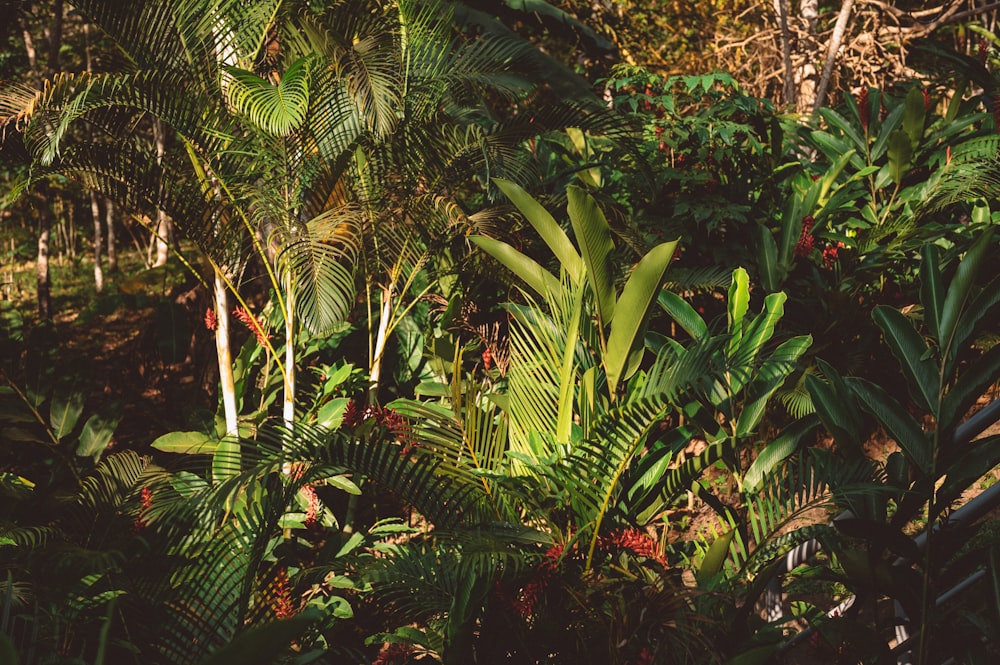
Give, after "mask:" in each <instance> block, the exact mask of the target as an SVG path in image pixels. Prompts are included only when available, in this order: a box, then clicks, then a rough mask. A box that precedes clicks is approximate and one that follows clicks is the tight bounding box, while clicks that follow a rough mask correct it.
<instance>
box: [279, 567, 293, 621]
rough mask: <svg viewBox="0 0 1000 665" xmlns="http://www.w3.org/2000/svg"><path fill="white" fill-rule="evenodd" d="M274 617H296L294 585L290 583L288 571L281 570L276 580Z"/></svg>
mask: <svg viewBox="0 0 1000 665" xmlns="http://www.w3.org/2000/svg"><path fill="white" fill-rule="evenodd" d="M274 586H275V594H274V615H275V616H276V617H278V618H279V619H288V618H290V617H293V616H295V602H294V601H293V600H292V585H291V583H290V582H289V581H288V570H286V569H285V568H279V569H278V574H277V576H276V577H275V580H274Z"/></svg>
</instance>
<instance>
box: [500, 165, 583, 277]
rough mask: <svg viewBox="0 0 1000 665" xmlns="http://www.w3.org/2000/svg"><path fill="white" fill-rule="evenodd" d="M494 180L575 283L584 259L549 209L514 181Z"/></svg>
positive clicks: (580, 275) (580, 274) (579, 275)
mask: <svg viewBox="0 0 1000 665" xmlns="http://www.w3.org/2000/svg"><path fill="white" fill-rule="evenodd" d="M493 182H494V183H495V184H496V186H497V187H499V188H500V190H501V191H502V192H503V193H504V194H505V195H506V196H507V198H509V199H510V200H511V202H512V203H513V204H514V205H515V206H517V209H518V210H520V211H521V214H522V215H524V218H525V219H526V220H528V223H529V224H531V226H532V228H534V229H535V231H536V232H537V233H538V235H539V236H540V237H541V239H542V240H543V241H544V242H545V244H546V245H548V247H549V249H550V250H552V253H553V254H554V255H555V257H556V258H557V259H558V260H559V264H560V265H561V266H562V268H563V270H565V271H566V274H567V275H568V276H569V278H570V280H572V281H573V282H574V283H575V282H577V281H579V280H580V279H581V278H582V270H583V259H582V258H580V254H579V253H577V251H576V248H575V247H574V246H573V242H572V241H571V240H570V239H569V236H567V235H566V232H565V231H563V230H562V227H560V226H559V224H558V223H557V222H556V220H555V218H554V217H553V216H552V215H550V214H549V211H548V210H546V209H545V208H544V207H543V206H542V204H541V203H539V202H538V201H536V200H535V199H534V198H533V197H532V196H531V195H530V194H528V193H527V192H526V191H524V190H523V189H521V187H519V186H518V185H516V184H514V183H513V182H510V181H509V180H504V179H502V178H496V179H494V180H493ZM522 279H523V278H522ZM536 290H537V289H536ZM542 295H545V294H544V293H543V294H542Z"/></svg>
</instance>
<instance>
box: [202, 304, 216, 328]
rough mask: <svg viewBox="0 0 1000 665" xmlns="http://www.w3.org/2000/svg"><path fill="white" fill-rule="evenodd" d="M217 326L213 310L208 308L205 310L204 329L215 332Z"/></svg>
mask: <svg viewBox="0 0 1000 665" xmlns="http://www.w3.org/2000/svg"><path fill="white" fill-rule="evenodd" d="M218 326H219V322H218V321H217V320H216V318H215V309H214V308H212V307H209V308H207V309H206V310H205V329H206V330H215V329H216V328H217V327H218Z"/></svg>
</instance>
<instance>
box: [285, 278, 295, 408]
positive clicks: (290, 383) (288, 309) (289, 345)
mask: <svg viewBox="0 0 1000 665" xmlns="http://www.w3.org/2000/svg"><path fill="white" fill-rule="evenodd" d="M284 399H285V401H284V404H283V408H282V417H283V418H284V421H285V425H286V426H288V427H291V426H292V425H293V424H294V423H295V294H294V293H293V292H292V276H291V275H290V274H289V275H288V276H287V277H286V279H285V398H284Z"/></svg>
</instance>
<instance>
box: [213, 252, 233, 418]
mask: <svg viewBox="0 0 1000 665" xmlns="http://www.w3.org/2000/svg"><path fill="white" fill-rule="evenodd" d="M214 286H215V289H214V291H215V294H214V295H215V297H214V300H215V351H216V355H217V356H218V359H219V390H220V391H221V392H222V410H223V412H224V413H225V415H226V434H227V435H228V436H236V435H237V434H239V420H238V416H239V411H238V410H237V408H236V381H235V380H234V378H233V358H232V353H231V351H230V347H229V293H228V292H227V291H226V281H225V280H224V279H223V278H222V272H221V269H220V268H216V269H215V284H214Z"/></svg>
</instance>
